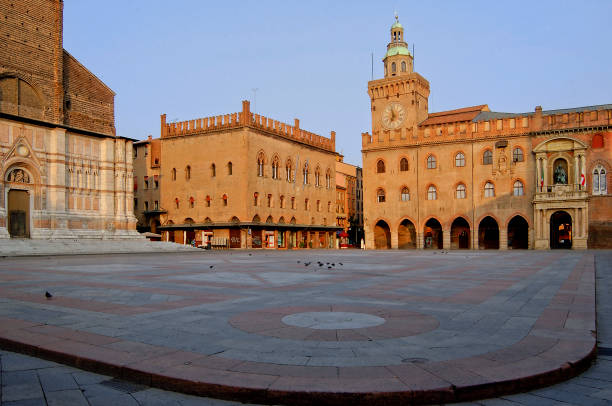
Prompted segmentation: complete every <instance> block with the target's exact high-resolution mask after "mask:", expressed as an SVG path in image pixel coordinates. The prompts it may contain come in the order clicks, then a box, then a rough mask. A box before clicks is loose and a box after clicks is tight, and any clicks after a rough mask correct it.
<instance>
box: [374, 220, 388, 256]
mask: <svg viewBox="0 0 612 406" xmlns="http://www.w3.org/2000/svg"><path fill="white" fill-rule="evenodd" d="M374 248H376V249H377V250H384V249H389V248H391V230H389V225H388V224H387V223H385V222H384V221H383V220H379V221H378V222H377V223H376V226H375V227H374Z"/></svg>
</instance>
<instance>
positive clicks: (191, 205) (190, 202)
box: [189, 196, 195, 209]
mask: <svg viewBox="0 0 612 406" xmlns="http://www.w3.org/2000/svg"><path fill="white" fill-rule="evenodd" d="M194 206H195V199H194V198H193V196H191V197H189V208H190V209H193V208H194Z"/></svg>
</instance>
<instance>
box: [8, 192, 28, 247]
mask: <svg viewBox="0 0 612 406" xmlns="http://www.w3.org/2000/svg"><path fill="white" fill-rule="evenodd" d="M8 231H9V234H10V235H11V237H12V238H30V194H29V193H28V192H27V191H26V190H9V192H8Z"/></svg>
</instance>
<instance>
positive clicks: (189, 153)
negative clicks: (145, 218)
mask: <svg viewBox="0 0 612 406" xmlns="http://www.w3.org/2000/svg"><path fill="white" fill-rule="evenodd" d="M154 141H155V140H154ZM160 141H161V161H160V162H161V170H160V175H159V176H160V181H161V207H160V209H161V210H162V211H163V213H162V214H161V223H162V225H161V227H159V229H160V230H162V239H163V240H165V241H175V242H179V243H195V244H197V245H200V244H206V243H208V242H210V243H211V245H212V246H213V247H215V246H219V247H226V246H229V247H231V248H275V249H284V248H300V247H301V248H308V247H311V248H332V247H335V231H336V230H337V229H338V227H336V225H335V213H334V210H333V209H334V206H333V203H332V202H333V201H334V193H335V184H334V179H335V176H336V173H335V157H336V152H335V134H334V132H332V133H331V138H326V137H322V136H320V135H317V134H313V133H310V132H308V131H305V130H302V129H301V128H300V125H299V120H297V119H296V120H295V123H294V125H288V124H285V123H280V122H278V121H276V120H272V119H270V118H267V117H263V116H260V115H258V114H254V113H252V112H251V111H250V104H249V102H248V101H243V102H242V111H241V112H238V113H232V114H226V115H223V116H217V117H208V118H203V119H196V120H189V121H185V122H180V123H167V122H166V116H165V115H162V116H161V138H160ZM137 177H138V179H140V178H141V174H140V173H137Z"/></svg>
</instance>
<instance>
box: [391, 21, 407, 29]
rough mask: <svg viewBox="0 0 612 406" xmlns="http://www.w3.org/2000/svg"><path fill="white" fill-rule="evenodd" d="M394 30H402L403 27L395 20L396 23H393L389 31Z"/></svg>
mask: <svg viewBox="0 0 612 406" xmlns="http://www.w3.org/2000/svg"><path fill="white" fill-rule="evenodd" d="M394 28H402V29H403V28H404V27H403V26H402V25H401V24H400V22H399V21H397V20H396V21H395V22H394V23H393V25H392V26H391V29H394Z"/></svg>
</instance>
